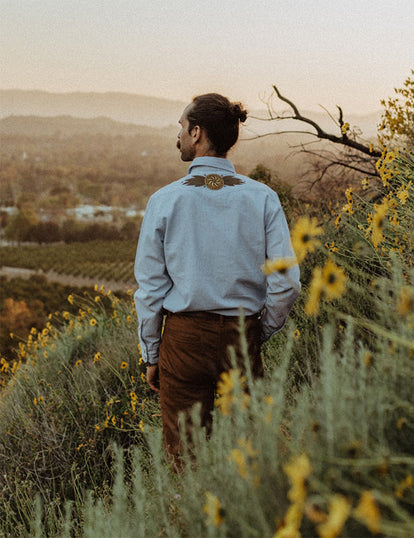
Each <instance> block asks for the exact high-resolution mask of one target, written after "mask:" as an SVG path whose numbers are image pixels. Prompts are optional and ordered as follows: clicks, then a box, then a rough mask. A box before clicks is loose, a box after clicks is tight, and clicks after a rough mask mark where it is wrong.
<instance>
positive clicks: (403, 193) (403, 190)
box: [397, 181, 411, 205]
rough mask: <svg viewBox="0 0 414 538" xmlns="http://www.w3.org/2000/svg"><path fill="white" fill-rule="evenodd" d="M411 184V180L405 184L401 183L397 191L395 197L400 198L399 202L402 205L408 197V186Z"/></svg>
mask: <svg viewBox="0 0 414 538" xmlns="http://www.w3.org/2000/svg"><path fill="white" fill-rule="evenodd" d="M410 186H411V181H410V182H409V183H408V185H407V186H405V185H401V187H400V188H399V189H398V191H397V198H398V199H399V200H400V202H401V204H402V205H404V204H405V202H406V201H407V199H408V197H409V192H408V187H410Z"/></svg>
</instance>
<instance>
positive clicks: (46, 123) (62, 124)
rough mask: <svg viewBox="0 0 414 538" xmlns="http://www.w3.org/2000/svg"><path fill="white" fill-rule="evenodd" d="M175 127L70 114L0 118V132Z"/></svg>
mask: <svg viewBox="0 0 414 538" xmlns="http://www.w3.org/2000/svg"><path fill="white" fill-rule="evenodd" d="M176 130H177V129H176V128H175V127H169V128H162V129H161V128H154V127H148V126H146V125H136V124H134V123H122V122H119V121H115V120H113V119H111V118H105V117H98V118H74V117H72V116H56V117H44V116H42V117H40V116H9V117H7V118H1V119H0V134H7V135H25V136H29V137H31V136H34V137H37V136H57V137H59V136H62V137H68V136H73V135H79V134H91V135H95V134H104V135H109V136H119V135H122V136H134V135H144V136H145V135H147V136H149V135H153V134H156V133H158V134H160V135H164V134H166V133H168V134H169V132H170V131H174V132H175V131H176Z"/></svg>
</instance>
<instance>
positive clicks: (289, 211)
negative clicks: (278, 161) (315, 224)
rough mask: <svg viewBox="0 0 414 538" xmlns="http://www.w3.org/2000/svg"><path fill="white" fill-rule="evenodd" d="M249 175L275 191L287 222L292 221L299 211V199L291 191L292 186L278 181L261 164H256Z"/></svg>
mask: <svg viewBox="0 0 414 538" xmlns="http://www.w3.org/2000/svg"><path fill="white" fill-rule="evenodd" d="M249 177H251V178H252V179H254V180H256V181H260V182H261V183H264V184H265V185H267V186H268V187H270V188H271V189H273V190H274V191H275V192H277V194H278V196H279V199H280V203H281V205H282V208H283V211H284V213H285V215H286V218H287V220H288V222H289V223H291V222H293V219H294V217H295V216H297V214H298V213H299V208H300V201H299V200H298V198H297V197H296V196H295V195H294V194H293V193H292V187H291V186H290V185H288V184H287V183H284V182H282V181H280V179H279V178H278V177H277V176H275V174H274V173H272V171H271V170H270V169H269V168H267V167H266V166H264V165H263V164H258V165H257V166H256V168H254V170H252V171H251V172H250V174H249Z"/></svg>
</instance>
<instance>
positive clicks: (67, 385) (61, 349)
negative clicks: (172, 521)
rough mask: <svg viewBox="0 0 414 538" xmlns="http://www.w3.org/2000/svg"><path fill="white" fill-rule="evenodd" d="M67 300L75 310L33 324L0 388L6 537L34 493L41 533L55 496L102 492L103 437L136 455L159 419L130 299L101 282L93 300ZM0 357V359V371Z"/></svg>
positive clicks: (52, 524) (54, 509)
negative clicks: (41, 514) (41, 515)
mask: <svg viewBox="0 0 414 538" xmlns="http://www.w3.org/2000/svg"><path fill="white" fill-rule="evenodd" d="M68 301H69V304H73V305H76V307H77V308H76V310H77V313H76V314H70V313H69V312H68V311H65V312H63V313H62V314H61V315H59V316H58V319H57V320H56V319H55V316H53V317H52V319H51V320H50V321H49V322H48V323H47V325H46V327H45V328H44V329H43V330H41V331H37V330H36V329H33V330H32V331H31V334H30V336H29V338H28V340H27V342H26V343H25V344H21V345H20V346H19V357H18V360H19V362H18V363H17V365H14V366H13V368H11V367H10V368H9V372H8V373H9V377H10V382H9V384H8V386H7V387H6V388H5V389H3V391H2V392H1V393H0V416H1V421H0V422H1V424H0V439H1V452H0V468H1V473H0V474H1V477H0V497H1V502H0V506H1V509H0V510H1V514H0V521H1V522H2V530H3V531H5V529H10V530H9V532H12V533H13V535H26V533H28V532H29V530H30V521H31V517H32V514H31V511H32V507H31V500H32V499H33V498H34V495H35V493H36V492H39V493H40V496H41V500H42V503H44V506H45V510H46V521H47V523H46V529H47V531H46V532H47V535H49V536H55V535H57V532H58V529H57V528H56V524H57V522H58V520H59V518H60V517H61V515H62V506H61V501H63V500H66V501H69V500H70V501H73V502H75V504H76V503H79V501H80V500H84V495H85V492H86V490H87V489H90V490H94V491H96V492H100V493H101V494H102V493H103V492H104V491H105V488H107V487H109V486H110V484H111V477H110V465H111V460H112V455H111V450H110V446H111V444H112V443H113V442H116V443H117V444H118V445H119V446H122V447H123V448H124V449H127V448H128V447H130V446H131V445H134V446H139V447H141V453H142V454H144V453H146V451H147V444H146V441H145V438H144V437H143V432H144V431H145V430H146V429H149V428H151V427H153V426H154V425H156V424H157V422H158V418H157V415H154V412H156V410H157V409H158V404H157V402H153V401H152V398H151V395H150V394H149V389H148V388H147V385H146V384H145V383H144V381H145V376H144V373H143V367H142V366H141V362H142V360H140V354H139V349H137V343H136V331H137V326H136V317H135V316H134V305H133V303H132V301H130V300H129V301H127V302H125V301H124V302H120V301H119V299H118V298H116V297H114V296H113V295H112V294H111V293H110V292H108V293H106V292H105V290H102V289H100V290H97V291H96V296H95V300H92V301H91V300H88V299H85V298H84V297H76V296H73V295H70V296H69V297H68ZM103 302H109V303H110V305H111V309H110V312H109V314H108V313H107V311H106V309H105V308H104V307H103V306H100V305H101V304H102V303H103ZM61 318H63V319H64V320H65V322H66V324H65V325H61V324H60V322H59V320H60V319H61ZM56 321H57V323H56ZM57 325H60V326H61V328H60V329H58V328H56V326H57ZM6 364H7V361H5V360H4V359H2V369H4V366H5V365H6ZM12 370H13V371H12Z"/></svg>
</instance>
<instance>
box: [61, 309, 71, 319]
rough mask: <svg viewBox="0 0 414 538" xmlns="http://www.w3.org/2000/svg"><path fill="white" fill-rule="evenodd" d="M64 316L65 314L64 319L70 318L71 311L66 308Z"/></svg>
mask: <svg viewBox="0 0 414 538" xmlns="http://www.w3.org/2000/svg"><path fill="white" fill-rule="evenodd" d="M62 316H63V318H64V319H69V317H70V314H69V312H67V311H66V310H65V312H63V314H62Z"/></svg>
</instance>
